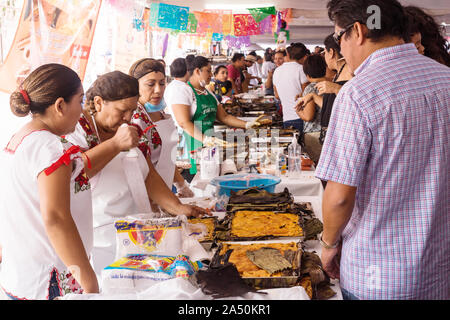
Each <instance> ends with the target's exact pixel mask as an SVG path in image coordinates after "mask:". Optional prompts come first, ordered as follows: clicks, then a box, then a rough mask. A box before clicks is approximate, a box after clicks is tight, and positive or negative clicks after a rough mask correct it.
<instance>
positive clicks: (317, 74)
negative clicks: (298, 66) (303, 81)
mask: <svg viewBox="0 0 450 320" xmlns="http://www.w3.org/2000/svg"><path fill="white" fill-rule="evenodd" d="M303 71H304V72H305V74H306V75H307V76H308V77H310V78H323V77H325V75H326V73H327V64H326V62H325V58H324V57H322V56H321V55H320V54H312V55H310V56H308V57H307V58H306V60H305V62H304V63H303Z"/></svg>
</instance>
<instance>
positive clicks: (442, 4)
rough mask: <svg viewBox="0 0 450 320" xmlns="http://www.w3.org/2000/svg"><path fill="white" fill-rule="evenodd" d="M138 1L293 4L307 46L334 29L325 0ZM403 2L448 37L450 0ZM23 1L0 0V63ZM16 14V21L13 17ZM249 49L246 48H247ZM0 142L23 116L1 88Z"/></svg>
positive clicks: (260, 43)
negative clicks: (439, 26)
mask: <svg viewBox="0 0 450 320" xmlns="http://www.w3.org/2000/svg"><path fill="white" fill-rule="evenodd" d="M136 2H140V3H141V4H145V5H150V4H151V3H152V2H163V3H167V4H174V5H180V6H189V7H190V8H191V10H192V11H197V10H199V11H201V10H204V9H231V10H233V12H234V13H247V12H248V11H247V10H246V8H251V7H265V6H276V7H277V9H280V8H293V10H292V21H291V22H290V23H289V30H290V40H289V42H303V43H305V44H306V45H308V47H310V48H311V46H314V45H322V43H323V39H324V38H325V37H326V36H327V35H329V34H330V33H332V32H333V31H334V27H333V25H332V23H331V22H330V21H329V19H328V15H327V10H326V4H327V3H328V0H227V1H221V0H190V1H186V0H162V1H156V0H136ZM400 2H401V3H402V4H404V5H415V6H418V7H420V8H422V9H424V10H425V11H426V12H427V13H429V14H431V15H432V16H433V17H434V18H435V20H436V21H437V22H438V23H439V24H443V25H444V26H445V27H446V34H447V36H448V37H450V1H449V0H429V1H422V0H400ZM23 3H24V1H21V0H0V15H1V14H3V15H10V17H9V23H4V22H5V20H4V19H3V20H1V21H2V24H1V25H0V28H1V29H0V32H1V39H2V41H1V42H0V63H1V62H2V61H1V60H2V59H1V58H2V57H6V54H7V52H8V50H9V45H10V44H11V42H12V39H13V37H14V34H15V28H16V27H15V26H16V25H17V20H18V16H19V15H20V12H21V9H22V5H23ZM14 15H15V17H16V19H15V23H14V19H13V18H11V16H12V17H14ZM251 42H252V43H253V44H254V45H255V49H252V50H261V49H259V48H260V47H262V48H266V47H268V46H272V47H273V46H274V45H275V41H274V39H273V36H272V35H270V34H266V35H260V36H252V37H251ZM246 50H248V48H247V49H246ZM0 105H1V107H0V110H1V111H0V119H1V120H0V128H1V131H0V145H1V146H4V145H5V144H6V142H7V141H8V140H9V139H10V137H11V134H12V133H13V132H14V131H15V130H16V129H17V128H18V127H20V125H21V124H22V123H23V122H24V121H25V120H26V118H17V117H15V116H13V115H12V114H11V112H10V110H9V95H8V94H5V93H3V92H0Z"/></svg>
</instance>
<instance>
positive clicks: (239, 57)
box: [231, 53, 245, 62]
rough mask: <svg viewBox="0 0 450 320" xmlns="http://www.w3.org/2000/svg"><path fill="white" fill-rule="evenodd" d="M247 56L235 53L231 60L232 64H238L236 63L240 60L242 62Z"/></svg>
mask: <svg viewBox="0 0 450 320" xmlns="http://www.w3.org/2000/svg"><path fill="white" fill-rule="evenodd" d="M244 57H245V56H244V54H242V53H235V54H234V55H233V58H231V61H232V62H236V61H239V60H241V59H242V58H244Z"/></svg>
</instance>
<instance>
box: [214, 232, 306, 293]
mask: <svg viewBox="0 0 450 320" xmlns="http://www.w3.org/2000/svg"><path fill="white" fill-rule="evenodd" d="M262 248H270V249H272V250H273V249H277V250H279V253H280V254H281V255H282V256H283V257H284V258H285V259H286V260H287V262H288V263H289V264H290V265H291V266H290V267H288V266H287V265H284V267H285V268H284V269H283V270H281V271H276V272H274V273H269V272H268V271H266V270H264V269H263V268H261V267H260V266H258V265H256V264H255V263H254V262H252V261H251V260H250V258H249V256H248V255H247V251H255V250H260V249H262ZM264 250H267V249H264ZM301 256H302V245H301V242H298V241H295V240H277V241H255V242H222V243H220V244H219V246H218V248H217V251H216V253H215V255H214V257H213V259H212V260H211V266H220V265H225V264H227V263H233V264H234V265H235V266H236V268H237V270H238V272H239V274H240V276H241V278H242V279H243V280H244V281H245V282H246V283H247V284H248V285H251V286H252V287H254V288H256V289H268V288H286V287H292V286H295V285H296V284H297V282H298V278H299V276H300V267H301Z"/></svg>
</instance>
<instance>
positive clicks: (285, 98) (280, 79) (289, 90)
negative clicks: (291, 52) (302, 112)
mask: <svg viewBox="0 0 450 320" xmlns="http://www.w3.org/2000/svg"><path fill="white" fill-rule="evenodd" d="M306 82H308V80H307V79H306V75H305V73H304V72H303V66H302V65H301V64H299V63H297V62H285V63H283V64H282V65H281V66H280V67H278V68H277V69H276V70H275V72H274V74H273V85H274V86H275V87H276V89H277V92H278V96H279V97H280V100H281V105H282V107H283V121H290V120H296V119H299V116H298V115H297V113H295V109H294V107H295V105H296V101H295V97H296V96H297V95H298V94H299V93H301V92H302V84H303V83H306Z"/></svg>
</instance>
